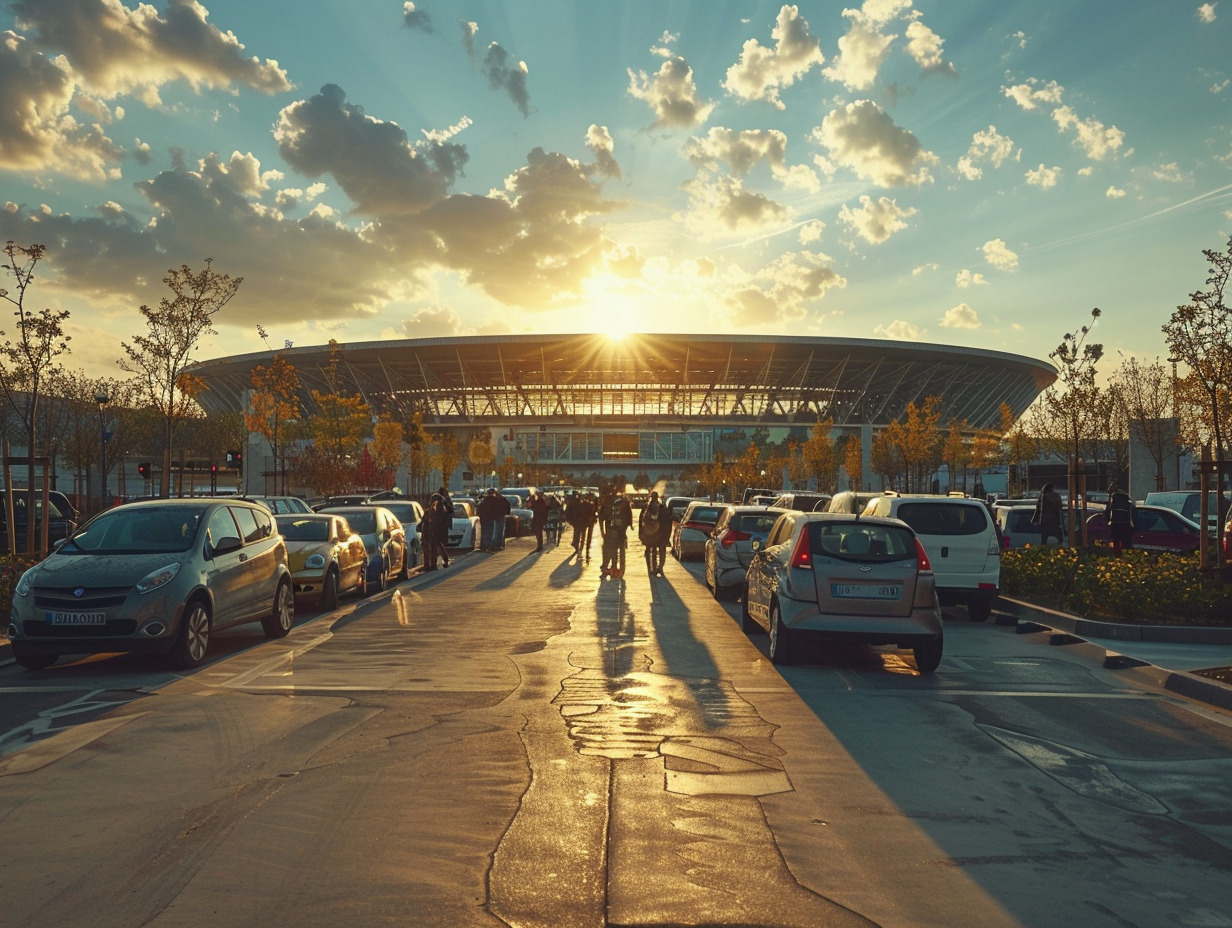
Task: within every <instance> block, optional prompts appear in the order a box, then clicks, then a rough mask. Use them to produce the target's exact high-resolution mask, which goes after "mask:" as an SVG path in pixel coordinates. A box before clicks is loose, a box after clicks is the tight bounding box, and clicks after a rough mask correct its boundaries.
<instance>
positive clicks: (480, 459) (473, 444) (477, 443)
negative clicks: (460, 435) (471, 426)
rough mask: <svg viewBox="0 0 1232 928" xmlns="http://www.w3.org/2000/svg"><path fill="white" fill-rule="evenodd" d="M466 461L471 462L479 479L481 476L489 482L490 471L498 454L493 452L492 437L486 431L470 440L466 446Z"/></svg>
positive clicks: (472, 468)
mask: <svg viewBox="0 0 1232 928" xmlns="http://www.w3.org/2000/svg"><path fill="white" fill-rule="evenodd" d="M466 460H467V461H469V462H470V465H471V470H472V471H473V472H474V473H475V475H476V478H477V479H478V478H479V477H480V476H481V475H482V478H483V481H484V482H486V481H487V477H488V471H489V469H490V468H491V467H492V462H493V461H495V460H496V452H495V451H493V450H492V435H491V433H490V432H487V431H484V432H481V433H480V434H478V435H476V436H475V437H474V438H472V439H471V440H470V444H468V445H467V446H466Z"/></svg>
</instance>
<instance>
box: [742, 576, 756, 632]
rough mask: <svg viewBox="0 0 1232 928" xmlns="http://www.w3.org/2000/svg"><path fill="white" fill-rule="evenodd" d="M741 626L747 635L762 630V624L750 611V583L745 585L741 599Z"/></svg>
mask: <svg viewBox="0 0 1232 928" xmlns="http://www.w3.org/2000/svg"><path fill="white" fill-rule="evenodd" d="M740 628H741V629H742V630H743V631H744V633H745V634H746V635H752V634H755V633H757V632H759V631H761V626H760V625H758V624H757V620H756V619H755V618H753V614H752V613H751V612H749V585H748V584H747V583H746V584H745V585H744V597H743V599H741V601H740Z"/></svg>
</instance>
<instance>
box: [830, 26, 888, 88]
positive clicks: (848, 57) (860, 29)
mask: <svg viewBox="0 0 1232 928" xmlns="http://www.w3.org/2000/svg"><path fill="white" fill-rule="evenodd" d="M843 15H844V16H847V17H849V18H850V19H851V20H852V23H851V29H850V30H849V31H848V33H847V34H846V35H845V36H842V37H841V38H840V39H839V40H838V52H839V53H838V55H837V56H836V57H835V58H834V60H833V61H831V62H830V65H829V67H827V68H826V69H825V71H824V72H823V73H824V74H825V75H826V77H828V78H830V79H831V80H833V81H838V82H839V83H840V84H842V85H843V86H845V87H846V88H847V89H848V90H852V91H856V90H867V89H868V88H870V87H872V86H873V83H874V81H876V80H877V73H878V72H879V71H880V70H881V65H882V64H883V63H884V62H885V60H886V58H887V57H888V56H889V54H890V46H891V45H892V44H893V43H894V40H895V39H896V38H898V36H896V35H885V34H883V33H881V32H880V31H878V29H877V28H876V27H874V26H873V25H871V24H870V23H868V22H867V21H866V20H864V19H863V18H862V17H861V15H860V12H859V11H858V10H843Z"/></svg>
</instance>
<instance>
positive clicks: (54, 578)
mask: <svg viewBox="0 0 1232 928" xmlns="http://www.w3.org/2000/svg"><path fill="white" fill-rule="evenodd" d="M191 554H192V552H191V551H180V552H165V551H164V552H159V553H155V554H53V555H51V556H49V557H48V558H47V559H46V560H43V561H41V562H40V563H39V564H38V565H37V566H36V567H34V568H32V569H33V570H34V571H35V574H34V582H35V583H37V584H39V585H40V586H60V587H67V586H92V587H119V586H132V585H133V584H135V583H136V582H137V581H138V580H140V579H141V578H142V577H144V576H145V575H146V574H148V573H151V572H153V571H155V570H158V569H159V568H162V567H166V566H167V565H168V564H174V563H177V562H182V561H184V560H185V559H186V558H187V557H189V556H190V555H191Z"/></svg>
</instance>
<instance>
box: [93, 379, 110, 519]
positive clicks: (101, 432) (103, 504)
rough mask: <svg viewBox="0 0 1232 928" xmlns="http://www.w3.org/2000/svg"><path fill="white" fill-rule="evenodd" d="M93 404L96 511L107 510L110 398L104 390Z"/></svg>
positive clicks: (95, 397)
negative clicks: (96, 436)
mask: <svg viewBox="0 0 1232 928" xmlns="http://www.w3.org/2000/svg"><path fill="white" fill-rule="evenodd" d="M94 402H96V403H98V511H99V512H102V511H103V510H104V509H106V508H107V418H106V408H107V404H108V403H110V402H111V397H110V396H108V395H107V391H106V390H99V391H98V392H97V393H95V394H94Z"/></svg>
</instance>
